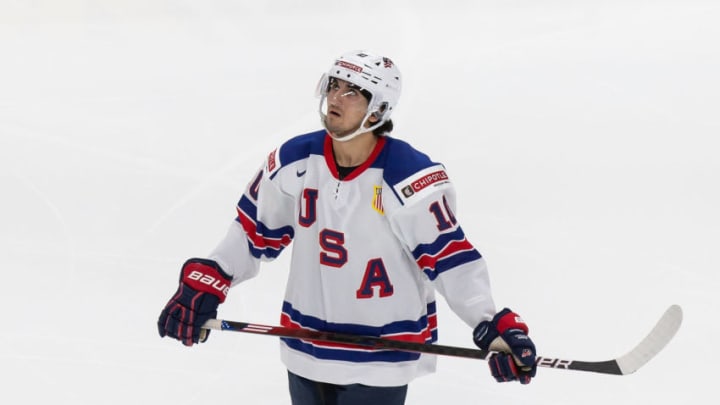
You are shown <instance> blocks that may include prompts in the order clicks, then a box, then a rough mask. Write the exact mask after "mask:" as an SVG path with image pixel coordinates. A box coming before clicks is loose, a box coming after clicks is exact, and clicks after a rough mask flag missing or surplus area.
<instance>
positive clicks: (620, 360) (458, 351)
mask: <svg viewBox="0 0 720 405" xmlns="http://www.w3.org/2000/svg"><path fill="white" fill-rule="evenodd" d="M682 317H683V316H682V309H681V308H680V306H678V305H671V306H670V307H669V308H668V309H667V310H666V311H665V313H664V314H663V316H662V317H661V318H660V320H659V321H658V322H657V324H655V327H654V328H653V329H652V330H651V331H650V333H649V334H648V335H647V336H646V337H645V339H643V340H642V341H641V342H640V343H639V344H638V345H637V346H635V348H633V349H632V350H631V351H630V352H628V353H627V354H625V355H623V356H620V357H617V358H615V359H612V360H605V361H579V360H565V359H559V358H552V357H541V356H538V358H537V365H538V366H540V367H549V368H556V369H565V370H577V371H590V372H596V373H602V374H614V375H626V374H631V373H634V372H635V371H637V370H638V369H639V368H640V367H642V366H643V365H645V363H647V362H648V361H650V359H652V358H653V357H654V356H655V355H656V354H658V353H659V352H660V350H662V349H663V347H665V345H667V344H668V342H670V340H671V339H672V337H673V336H674V335H675V333H676V332H677V331H678V329H679V328H680V324H681V323H682ZM203 328H204V329H215V330H224V331H233V332H245V333H254V334H259V335H271V336H279V337H284V338H294V339H302V340H310V341H319V342H332V343H344V344H350V345H355V346H361V347H364V348H369V349H372V350H399V351H407V352H415V353H430V354H437V355H444V356H455V357H465V358H473V359H481V360H486V359H487V358H488V357H489V356H490V354H491V353H492V352H489V351H486V350H479V349H470V348H465V347H456V346H443V345H436V344H425V343H416V342H405V341H399V340H392V339H386V338H380V337H373V336H360V335H351V334H346V333H336V332H323V331H315V330H310V329H299V328H287V327H283V326H269V325H258V324H253V323H246V322H234V321H227V320H221V319H210V320H209V321H207V322H206V323H205V324H204V325H203Z"/></svg>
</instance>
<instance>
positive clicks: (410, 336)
mask: <svg viewBox="0 0 720 405" xmlns="http://www.w3.org/2000/svg"><path fill="white" fill-rule="evenodd" d="M280 325H282V326H284V327H286V328H295V329H303V328H302V325H300V324H299V323H297V322H294V321H293V320H292V319H290V316H288V315H287V314H285V313H283V314H282V315H280ZM430 326H431V325H428V327H427V328H425V329H424V330H422V331H421V332H419V333H399V334H394V335H383V336H380V337H381V338H383V339H391V340H398V341H402V342H415V343H427V342H430V341H432V330H431V327H430ZM300 340H302V341H303V342H309V343H312V344H313V345H314V346H322V347H332V348H338V349H355V350H356V349H361V350H375V349H368V347H367V346H361V345H353V344H348V343H335V342H323V341H317V340H312V339H300Z"/></svg>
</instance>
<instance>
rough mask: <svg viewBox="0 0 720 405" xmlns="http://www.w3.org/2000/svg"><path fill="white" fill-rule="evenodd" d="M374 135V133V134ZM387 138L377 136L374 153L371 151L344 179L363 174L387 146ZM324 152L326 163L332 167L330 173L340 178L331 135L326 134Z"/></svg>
mask: <svg viewBox="0 0 720 405" xmlns="http://www.w3.org/2000/svg"><path fill="white" fill-rule="evenodd" d="M373 136H374V135H373ZM385 142H386V139H385V137H384V136H380V137H378V138H377V143H376V144H375V148H373V151H372V153H370V156H368V158H367V159H366V160H365V161H364V162H363V163H362V164H361V165H360V166H358V167H357V168H355V170H353V171H352V172H350V174H349V175H348V176H347V177H345V178H344V179H343V181H349V180H352V179H354V178H356V177H358V176H359V175H361V174H362V172H364V171H365V170H366V169H367V168H368V167H370V165H372V164H373V162H375V159H377V157H378V155H379V154H380V152H381V151H382V149H383V146H385ZM323 154H324V155H325V163H327V167H328V169H330V173H332V175H333V177H335V178H336V179H338V180H340V173H339V172H338V168H337V165H336V164H335V157H334V156H333V149H332V138H330V135H328V134H325V144H324V145H323Z"/></svg>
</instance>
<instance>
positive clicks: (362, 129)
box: [320, 97, 383, 142]
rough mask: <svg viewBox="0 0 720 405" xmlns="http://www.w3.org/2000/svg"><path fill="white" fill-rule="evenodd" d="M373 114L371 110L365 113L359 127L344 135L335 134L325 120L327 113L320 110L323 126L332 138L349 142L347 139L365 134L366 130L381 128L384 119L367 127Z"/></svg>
mask: <svg viewBox="0 0 720 405" xmlns="http://www.w3.org/2000/svg"><path fill="white" fill-rule="evenodd" d="M323 98H324V97H323ZM322 102H323V100H321V101H320V103H321V105H322ZM372 114H373V113H371V112H369V111H368V113H367V114H365V118H363V120H362V123H361V124H360V126H359V127H357V129H356V130H355V131H353V132H352V133H350V134H348V135H344V136H337V135H335V134H333V133H332V132H331V131H330V130H329V129H328V127H327V125H325V120H326V119H327V115H325V114H323V113H322V109H321V110H320V118H321V121H322V125H323V127H324V128H325V129H326V130H327V132H328V135H330V138H332V139H334V140H336V141H338V142H347V141H349V140H351V139H353V138H355V137H356V136H358V135H361V134H364V133H366V132H372V131H374V130H375V129H377V128H380V126H381V125H382V124H383V121H378V122H376V123H375V124H373V125H371V126H369V127H367V128H365V123H366V122H367V120H368V119H370V116H371V115H372Z"/></svg>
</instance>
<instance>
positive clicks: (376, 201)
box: [372, 186, 385, 215]
mask: <svg viewBox="0 0 720 405" xmlns="http://www.w3.org/2000/svg"><path fill="white" fill-rule="evenodd" d="M372 208H373V209H374V210H375V211H377V212H379V213H380V215H385V210H384V209H383V205H382V186H375V192H374V193H373V201H372Z"/></svg>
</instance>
